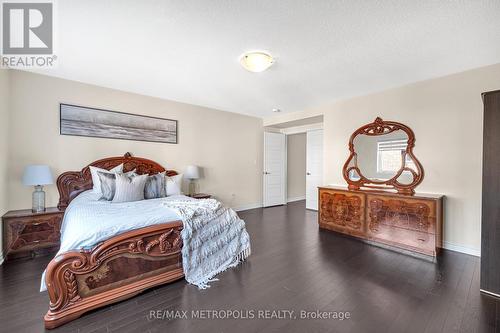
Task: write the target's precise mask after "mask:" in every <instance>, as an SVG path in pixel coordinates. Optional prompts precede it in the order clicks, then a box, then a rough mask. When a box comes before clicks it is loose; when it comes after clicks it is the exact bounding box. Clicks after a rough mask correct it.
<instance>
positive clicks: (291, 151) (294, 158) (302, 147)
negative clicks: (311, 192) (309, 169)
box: [287, 133, 306, 200]
mask: <svg viewBox="0 0 500 333" xmlns="http://www.w3.org/2000/svg"><path fill="white" fill-rule="evenodd" d="M305 195H306V133H297V134H291V135H287V198H288V199H292V200H293V199H296V198H299V197H304V196H305Z"/></svg>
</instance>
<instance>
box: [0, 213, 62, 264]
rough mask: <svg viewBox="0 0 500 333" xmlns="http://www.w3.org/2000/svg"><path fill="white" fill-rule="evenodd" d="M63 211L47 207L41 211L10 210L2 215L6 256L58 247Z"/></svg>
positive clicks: (23, 254)
mask: <svg viewBox="0 0 500 333" xmlns="http://www.w3.org/2000/svg"><path fill="white" fill-rule="evenodd" d="M63 215H64V212H61V211H59V210H58V209H57V208H48V209H47V210H46V211H45V212H42V213H31V211H30V210H19V211H10V212H8V213H7V214H5V215H4V216H3V217H2V221H3V237H4V240H3V242H4V253H5V255H6V256H7V258H13V257H29V256H32V255H33V254H34V253H35V251H36V252H48V251H51V250H55V249H57V248H58V247H59V241H60V236H61V235H60V228H61V221H62V218H63Z"/></svg>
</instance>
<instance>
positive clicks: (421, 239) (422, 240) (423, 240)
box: [417, 238, 427, 242]
mask: <svg viewBox="0 0 500 333" xmlns="http://www.w3.org/2000/svg"><path fill="white" fill-rule="evenodd" d="M417 240H419V241H421V242H427V240H426V239H423V238H417Z"/></svg>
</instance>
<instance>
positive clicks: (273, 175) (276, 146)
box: [263, 132, 286, 207]
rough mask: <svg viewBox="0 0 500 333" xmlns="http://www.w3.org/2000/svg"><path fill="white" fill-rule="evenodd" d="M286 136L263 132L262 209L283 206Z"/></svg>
mask: <svg viewBox="0 0 500 333" xmlns="http://www.w3.org/2000/svg"><path fill="white" fill-rule="evenodd" d="M285 154H286V136H285V134H282V133H271V132H264V175H263V176H264V207H268V206H276V205H284V204H285V195H286V193H285V192H286V183H285V182H286V178H285V166H286V164H285V163H286V155H285Z"/></svg>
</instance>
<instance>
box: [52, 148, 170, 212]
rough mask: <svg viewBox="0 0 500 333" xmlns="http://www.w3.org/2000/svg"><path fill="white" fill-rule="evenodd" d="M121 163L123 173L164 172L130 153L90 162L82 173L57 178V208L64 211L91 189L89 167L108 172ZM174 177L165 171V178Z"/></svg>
mask: <svg viewBox="0 0 500 333" xmlns="http://www.w3.org/2000/svg"><path fill="white" fill-rule="evenodd" d="M121 163H123V171H124V172H128V171H131V170H133V169H136V170H137V173H138V174H141V175H142V174H150V175H151V174H155V173H158V172H163V171H165V169H164V168H163V167H162V166H161V165H159V164H158V163H156V162H154V161H151V160H148V159H145V158H140V157H133V156H132V155H131V154H130V153H126V154H125V155H124V156H121V157H109V158H104V159H102V160H98V161H95V162H92V163H90V164H89V165H87V166H86V167H85V168H83V169H82V171H68V172H65V173H63V174H61V175H60V176H59V177H57V190H58V191H59V204H58V205H57V208H59V209H60V210H65V209H66V207H68V205H69V203H70V202H71V200H73V199H74V198H76V197H77V196H78V195H79V194H80V193H82V192H84V191H87V190H90V189H91V188H92V186H93V184H92V176H91V174H90V168H89V167H90V166H95V167H98V168H102V169H106V170H110V169H112V168H114V167H115V166H117V165H120V164H121ZM175 175H177V172H176V171H174V170H167V176H175Z"/></svg>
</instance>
